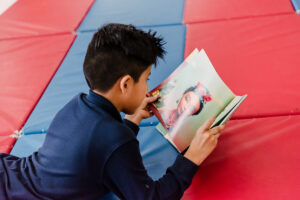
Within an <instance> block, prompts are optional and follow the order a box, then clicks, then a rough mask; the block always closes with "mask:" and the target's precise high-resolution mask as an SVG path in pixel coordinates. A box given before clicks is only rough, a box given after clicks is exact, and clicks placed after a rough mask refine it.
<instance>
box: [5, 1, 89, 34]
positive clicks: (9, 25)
mask: <svg viewBox="0 0 300 200" xmlns="http://www.w3.org/2000/svg"><path fill="white" fill-rule="evenodd" d="M93 2H94V0H42V1H41V0H19V1H17V3H15V4H14V5H13V6H12V7H11V8H9V9H8V10H7V11H6V12H5V13H3V14H2V15H1V16H0V27H1V28H0V39H3V38H15V37H25V36H36V35H41V34H53V33H59V32H72V31H74V30H76V28H77V27H78V26H79V24H80V22H81V21H82V19H83V18H84V16H85V14H86V13H87V12H88V10H89V8H90V7H91V6H92V3H93Z"/></svg>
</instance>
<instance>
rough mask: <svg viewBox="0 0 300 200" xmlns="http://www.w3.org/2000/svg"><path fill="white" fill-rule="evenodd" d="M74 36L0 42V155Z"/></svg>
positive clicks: (52, 73) (9, 144) (9, 143)
mask: <svg viewBox="0 0 300 200" xmlns="http://www.w3.org/2000/svg"><path fill="white" fill-rule="evenodd" d="M74 38H75V35H73V34H62V35H56V36H44V37H34V38H26V39H14V40H3V41H0V71H1V73H0V88H1V90H0V152H6V153H8V152H9V151H10V149H11V147H12V146H13V144H14V142H15V140H16V138H14V137H10V135H13V134H14V131H15V130H20V129H21V128H22V126H23V125H24V123H25V121H26V119H27V118H28V115H29V114H30V113H31V111H32V109H33V108H34V106H35V105H36V103H37V102H38V100H39V98H40V96H41V95H42V93H43V91H44V90H45V88H46V87H47V85H48V83H49V81H50V80H51V78H52V77H53V75H54V74H55V72H56V70H57V68H58V66H59V65H60V63H61V62H62V60H63V58H64V56H65V55H66V52H67V51H68V49H69V47H70V46H71V44H72V42H73V40H74Z"/></svg>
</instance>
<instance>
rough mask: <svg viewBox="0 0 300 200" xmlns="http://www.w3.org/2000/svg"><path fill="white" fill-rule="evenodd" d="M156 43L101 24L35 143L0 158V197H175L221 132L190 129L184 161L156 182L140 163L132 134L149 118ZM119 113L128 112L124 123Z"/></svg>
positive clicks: (131, 30) (136, 32)
mask: <svg viewBox="0 0 300 200" xmlns="http://www.w3.org/2000/svg"><path fill="white" fill-rule="evenodd" d="M162 43H163V42H162V39H161V38H158V37H155V33H154V34H152V33H151V32H148V33H145V32H143V31H141V30H137V29H136V28H135V27H133V26H131V25H122V24H108V25H106V26H103V27H102V28H101V29H99V31H98V32H96V33H95V34H94V36H93V39H92V41H91V42H90V44H89V47H88V50H87V53H86V57H85V61H84V75H85V78H86V81H87V83H88V85H89V87H90V91H89V94H84V93H81V94H79V95H77V96H75V97H74V98H73V99H72V100H71V101H70V102H69V103H67V104H66V105H65V106H64V107H63V108H62V109H61V110H60V111H59V112H58V113H57V114H56V116H55V118H54V119H53V121H52V123H51V125H50V127H49V129H48V132H47V135H46V138H45V141H44V144H43V146H42V147H41V148H40V149H39V150H38V151H37V152H34V153H33V154H32V155H31V156H29V157H26V158H18V157H15V156H11V155H7V154H0V175H1V176H0V199H30V200H33V199H64V200H65V199H99V197H102V196H104V195H105V194H106V193H108V192H109V191H112V192H114V193H115V194H116V195H117V196H118V197H120V198H121V199H172V200H174V199H179V198H180V197H181V196H182V194H183V192H184V190H185V189H186V188H187V187H188V186H189V185H190V183H191V180H192V177H193V175H194V174H195V173H196V171H197V169H198V166H199V165H200V164H201V162H202V161H203V160H204V159H205V158H206V157H207V156H208V155H209V154H210V153H211V151H212V150H213V149H214V148H215V146H216V144H217V139H218V137H219V134H220V131H221V130H222V129H223V128H224V127H216V128H214V129H210V130H209V127H210V125H211V124H212V123H213V120H214V119H211V120H209V121H207V122H206V124H205V125H203V126H202V127H201V128H200V129H199V130H198V131H197V134H196V136H195V138H194V140H193V141H192V143H191V146H190V148H189V150H188V151H187V152H186V153H185V155H184V156H182V155H178V157H177V159H176V161H175V163H174V164H173V165H172V166H171V167H169V168H168V170H167V172H166V174H165V175H164V176H163V177H162V178H161V179H159V180H158V181H153V180H152V179H151V178H150V177H149V176H148V175H147V172H146V170H145V168H144V166H143V163H142V157H141V155H140V152H139V143H138V141H137V139H136V135H137V133H138V131H139V127H138V125H139V123H140V122H141V120H142V119H143V118H147V117H150V116H151V115H152V114H151V113H150V112H149V111H148V110H147V104H148V103H151V102H154V101H155V100H156V99H157V97H151V98H145V94H146V92H147V91H148V85H147V78H148V76H149V75H150V71H151V66H152V64H155V63H156V61H157V58H158V57H161V58H162V57H163V54H164V50H163V48H162ZM120 112H124V113H126V114H128V115H127V116H126V117H125V119H124V120H122V119H121V117H120Z"/></svg>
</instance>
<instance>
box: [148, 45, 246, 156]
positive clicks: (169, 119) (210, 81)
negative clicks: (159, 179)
mask: <svg viewBox="0 0 300 200" xmlns="http://www.w3.org/2000/svg"><path fill="white" fill-rule="evenodd" d="M154 95H159V98H158V100H157V101H156V102H154V103H153V104H152V105H151V106H150V109H151V110H152V111H153V113H154V114H155V115H156V117H157V118H158V120H159V121H160V123H159V124H158V125H157V127H156V128H157V129H158V130H159V132H160V133H162V134H163V135H164V136H165V137H166V138H167V139H168V140H169V141H170V143H171V144H173V145H174V147H175V148H176V149H177V150H178V151H179V152H182V151H183V150H185V149H186V148H187V147H188V146H189V144H190V143H191V140H192V139H193V137H194V134H195V132H196V130H197V129H198V128H199V127H200V126H201V125H202V124H203V123H204V122H205V121H206V120H207V119H209V118H210V117H212V116H216V120H215V122H214V124H213V125H212V126H217V125H221V124H224V123H226V121H227V120H228V119H229V118H230V117H231V115H232V114H233V113H234V111H235V110H236V108H237V107H238V106H239V105H240V104H241V102H242V101H243V100H244V99H245V98H246V96H247V95H243V96H236V95H235V94H234V93H233V92H232V91H231V90H230V89H229V88H228V87H227V86H226V84H225V83H224V82H223V81H222V79H221V78H220V77H219V75H218V74H217V72H216V71H215V69H214V67H213V66H212V64H211V62H210V60H209V58H208V56H207V55H206V53H205V51H204V50H201V51H200V52H199V51H198V49H195V50H194V51H193V52H192V53H191V54H190V55H189V56H188V57H187V58H186V59H185V61H184V62H183V63H182V64H181V65H180V66H179V67H178V68H177V69H176V70H175V71H174V72H173V73H172V74H171V75H170V76H169V77H168V78H167V79H166V80H164V81H163V82H162V83H161V84H160V85H158V86H157V87H156V88H154V89H153V90H152V91H150V92H149V93H148V96H154Z"/></svg>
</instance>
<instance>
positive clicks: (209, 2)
mask: <svg viewBox="0 0 300 200" xmlns="http://www.w3.org/2000/svg"><path fill="white" fill-rule="evenodd" d="M294 12H295V11H294V9H293V5H292V4H291V2H290V0H276V1H274V0H226V1H224V0H186V3H185V11H184V23H185V24H188V23H194V22H204V21H212V20H224V19H232V18H243V17H254V16H266V15H274V14H287V13H294Z"/></svg>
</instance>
